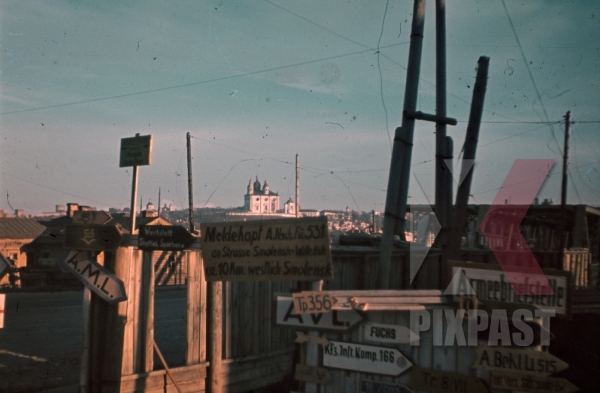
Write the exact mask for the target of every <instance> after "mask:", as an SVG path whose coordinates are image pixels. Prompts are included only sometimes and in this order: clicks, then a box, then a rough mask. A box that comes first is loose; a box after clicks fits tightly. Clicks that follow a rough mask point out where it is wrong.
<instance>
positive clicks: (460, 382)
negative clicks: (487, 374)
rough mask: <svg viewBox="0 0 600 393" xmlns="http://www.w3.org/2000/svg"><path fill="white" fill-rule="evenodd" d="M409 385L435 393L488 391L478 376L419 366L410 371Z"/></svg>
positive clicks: (485, 392)
mask: <svg viewBox="0 0 600 393" xmlns="http://www.w3.org/2000/svg"><path fill="white" fill-rule="evenodd" d="M410 387H411V388H413V389H415V390H419V391H426V392H436V393H488V392H489V391H490V390H489V389H488V388H487V386H485V383H483V381H482V380H481V379H479V378H476V377H471V376H469V375H463V374H457V373H449V372H446V371H439V370H430V369H426V368H419V367H415V368H413V369H412V370H411V371H410Z"/></svg>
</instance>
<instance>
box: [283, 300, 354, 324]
mask: <svg viewBox="0 0 600 393" xmlns="http://www.w3.org/2000/svg"><path fill="white" fill-rule="evenodd" d="M276 307H277V308H276V310H275V311H276V312H275V324H277V325H278V326H285V327H293V328H296V329H305V330H327V331H336V332H347V331H350V330H352V329H354V327H355V326H357V325H358V324H359V323H360V321H362V319H363V317H362V315H361V314H359V313H358V312H356V311H354V310H348V311H337V310H333V311H331V312H325V313H313V314H296V312H295V310H294V302H293V298H292V297H291V296H277V305H276Z"/></svg>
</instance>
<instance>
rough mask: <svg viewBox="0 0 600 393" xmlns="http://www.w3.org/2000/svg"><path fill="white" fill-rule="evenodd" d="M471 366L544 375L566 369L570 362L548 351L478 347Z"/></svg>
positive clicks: (493, 370) (494, 370)
mask: <svg viewBox="0 0 600 393" xmlns="http://www.w3.org/2000/svg"><path fill="white" fill-rule="evenodd" d="M475 352H477V361H476V362H475V363H474V364H473V365H472V366H471V367H473V368H479V369H483V370H490V371H492V372H496V371H500V372H505V371H506V372H518V373H524V374H533V375H539V376H542V377H545V376H548V375H550V374H554V373H558V372H561V371H563V370H566V369H567V368H568V367H569V364H568V363H567V362H565V361H563V360H561V359H559V358H557V357H556V356H554V355H552V354H551V353H548V352H540V351H535V350H533V349H518V348H510V347H484V346H482V347H477V348H475Z"/></svg>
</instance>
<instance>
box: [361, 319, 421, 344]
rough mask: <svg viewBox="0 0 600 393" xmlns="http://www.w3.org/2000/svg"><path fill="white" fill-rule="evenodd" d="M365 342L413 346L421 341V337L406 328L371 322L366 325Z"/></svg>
mask: <svg viewBox="0 0 600 393" xmlns="http://www.w3.org/2000/svg"><path fill="white" fill-rule="evenodd" d="M365 340H367V341H374V342H377V343H383V344H412V343H414V342H418V341H419V335H418V334H416V333H414V332H413V331H412V330H410V329H409V328H408V327H406V326H399V325H385V324H383V323H374V322H369V323H367V324H365Z"/></svg>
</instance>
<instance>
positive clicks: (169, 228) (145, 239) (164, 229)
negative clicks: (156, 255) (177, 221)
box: [138, 225, 195, 251]
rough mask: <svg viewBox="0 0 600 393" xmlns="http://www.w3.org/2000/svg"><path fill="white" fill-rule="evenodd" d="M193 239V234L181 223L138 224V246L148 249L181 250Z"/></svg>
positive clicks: (188, 245)
mask: <svg viewBox="0 0 600 393" xmlns="http://www.w3.org/2000/svg"><path fill="white" fill-rule="evenodd" d="M194 240H195V238H194V236H192V235H191V234H190V233H189V232H188V231H187V229H185V228H184V227H182V226H181V225H140V230H139V233H138V248H139V249H140V250H150V251H152V250H163V251H182V250H185V249H186V248H189V247H190V246H191V245H192V243H193V242H194Z"/></svg>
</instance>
